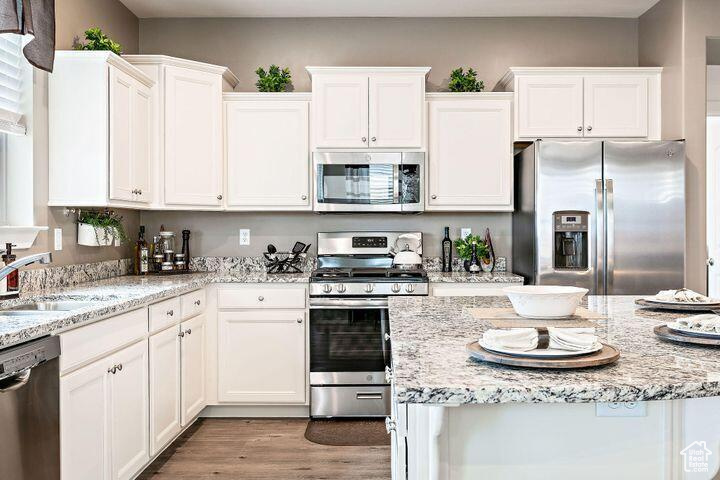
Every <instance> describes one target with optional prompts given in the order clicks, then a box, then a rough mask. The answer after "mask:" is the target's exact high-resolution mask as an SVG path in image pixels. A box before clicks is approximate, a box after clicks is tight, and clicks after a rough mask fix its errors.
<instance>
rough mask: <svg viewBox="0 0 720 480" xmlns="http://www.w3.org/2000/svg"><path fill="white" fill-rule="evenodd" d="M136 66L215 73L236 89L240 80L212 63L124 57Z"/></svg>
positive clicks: (155, 57)
mask: <svg viewBox="0 0 720 480" xmlns="http://www.w3.org/2000/svg"><path fill="white" fill-rule="evenodd" d="M123 56H124V57H125V58H127V59H128V60H129V61H131V62H132V63H133V64H135V65H157V64H162V65H170V66H174V67H185V68H192V69H195V70H199V71H202V72H208V73H215V74H217V75H222V77H223V79H224V80H225V81H226V82H228V84H230V86H231V87H232V88H235V87H236V86H237V85H238V84H239V83H240V80H239V79H238V78H237V77H236V76H235V74H234V73H233V72H232V71H231V70H230V69H229V68H228V67H223V66H220V65H213V64H210V63H203V62H197V61H195V60H186V59H184V58H177V57H170V56H168V55H123Z"/></svg>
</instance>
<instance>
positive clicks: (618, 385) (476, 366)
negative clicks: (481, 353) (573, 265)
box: [390, 296, 720, 404]
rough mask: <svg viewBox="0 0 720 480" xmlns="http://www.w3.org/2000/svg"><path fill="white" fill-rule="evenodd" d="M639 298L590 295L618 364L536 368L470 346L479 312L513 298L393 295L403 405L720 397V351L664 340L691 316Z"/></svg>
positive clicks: (393, 330) (478, 325)
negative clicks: (671, 324) (672, 324)
mask: <svg viewBox="0 0 720 480" xmlns="http://www.w3.org/2000/svg"><path fill="white" fill-rule="evenodd" d="M635 298H636V297H628V296H616V297H597V296H592V297H588V298H587V299H586V300H585V302H586V304H585V306H587V307H588V308H589V309H590V310H592V311H596V312H600V313H603V314H607V315H608V318H607V319H605V320H594V321H595V322H596V323H598V324H599V326H600V327H599V329H598V335H599V336H600V337H601V340H602V341H604V342H606V343H609V344H611V345H613V346H615V347H617V348H618V349H619V350H620V354H621V356H620V359H619V360H618V362H617V363H615V364H613V365H607V366H604V367H598V368H589V369H582V370H572V371H569V370H533V369H527V368H517V367H508V366H501V365H494V364H489V363H482V362H480V361H476V360H474V359H472V358H470V356H469V355H468V353H467V352H466V351H465V345H466V344H467V343H470V342H472V341H475V340H477V339H478V338H479V337H480V335H481V334H482V332H483V330H485V329H486V328H487V327H488V325H487V323H485V322H482V321H478V320H476V319H475V318H474V317H472V316H471V314H470V313H469V309H470V308H476V307H510V302H509V301H508V300H507V299H506V298H505V297H393V298H391V299H390V331H391V338H392V340H391V341H392V352H393V354H392V355H393V375H394V385H395V395H396V397H395V398H396V400H397V401H398V402H400V403H417V404H482V403H507V402H532V403H543V402H546V403H583V402H634V401H645V400H669V399H678V398H696V397H710V396H718V395H720V349H714V348H708V347H700V346H684V345H679V344H674V343H668V342H665V341H662V340H660V339H659V338H657V337H656V336H655V334H654V333H653V327H655V326H656V325H660V324H663V323H667V322H668V321H670V320H672V319H674V318H678V317H680V316H683V315H682V314H673V313H672V312H670V313H667V312H666V313H660V312H657V311H647V310H639V309H637V308H636V307H637V306H636V305H635V304H634V299H635Z"/></svg>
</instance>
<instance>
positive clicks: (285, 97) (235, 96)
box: [223, 92, 312, 102]
mask: <svg viewBox="0 0 720 480" xmlns="http://www.w3.org/2000/svg"><path fill="white" fill-rule="evenodd" d="M311 99H312V93H310V92H226V93H223V102H233V101H250V100H262V101H268V100H270V101H278V102H282V101H292V100H295V101H298V102H309V101H310V100H311Z"/></svg>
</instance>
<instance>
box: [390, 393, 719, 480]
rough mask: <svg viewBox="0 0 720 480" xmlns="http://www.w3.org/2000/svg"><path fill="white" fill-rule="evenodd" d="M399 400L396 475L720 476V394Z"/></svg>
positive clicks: (433, 478)
mask: <svg viewBox="0 0 720 480" xmlns="http://www.w3.org/2000/svg"><path fill="white" fill-rule="evenodd" d="M393 410H394V412H393V413H394V417H393V418H394V419H395V422H396V425H395V431H394V432H393V480H400V479H403V480H404V479H406V478H407V479H408V480H426V479H427V480H470V479H472V480H485V479H492V480H505V479H508V480H537V479H553V480H564V479H568V480H570V479H572V480H578V479H582V480H595V479H597V480H608V479H628V480H631V479H632V480H646V479H647V480H686V479H687V480H695V479H698V480H700V479H703V480H707V479H713V478H720V475H718V470H719V469H720V398H718V397H711V398H696V399H684V400H658V401H651V402H640V403H628V404H624V403H619V404H618V403H615V404H607V403H605V404H595V403H503V404H479V405H478V404H471V405H461V406H455V407H453V406H445V405H431V404H394V405H393ZM623 415H636V416H623ZM694 442H698V443H694ZM702 442H705V443H704V444H702ZM703 445H704V447H705V448H707V452H706V451H705V450H703ZM686 447H690V448H689V449H687V450H686ZM683 452H684V453H685V455H683ZM693 453H694V454H695V455H693ZM698 454H699V456H700V457H704V458H700V459H697V458H696V457H697V456H698ZM691 457H694V460H695V461H693V460H691ZM705 462H706V463H707V470H705V468H704V465H703V463H705ZM688 470H690V471H688ZM693 470H697V471H693ZM703 470H705V471H703Z"/></svg>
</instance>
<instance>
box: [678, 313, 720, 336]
mask: <svg viewBox="0 0 720 480" xmlns="http://www.w3.org/2000/svg"><path fill="white" fill-rule="evenodd" d="M676 322H677V323H678V325H680V326H682V327H685V328H689V329H690V330H698V331H701V332H712V333H720V316H718V315H715V314H713V313H705V314H702V315H693V316H692V317H686V318H678V319H677V320H676Z"/></svg>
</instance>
